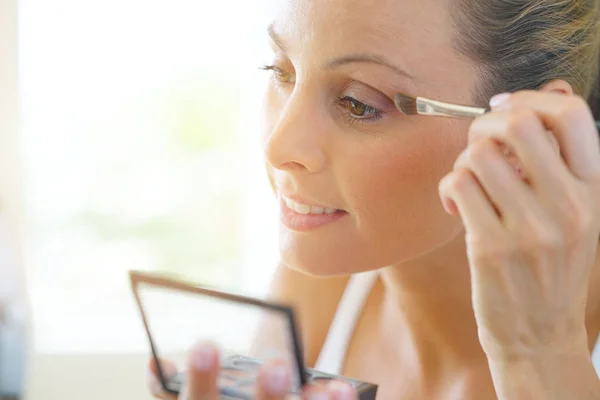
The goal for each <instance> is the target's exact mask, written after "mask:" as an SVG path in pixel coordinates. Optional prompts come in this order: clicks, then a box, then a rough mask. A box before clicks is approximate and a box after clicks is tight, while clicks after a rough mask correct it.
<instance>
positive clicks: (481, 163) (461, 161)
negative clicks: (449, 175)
mask: <svg viewBox="0 0 600 400" xmlns="http://www.w3.org/2000/svg"><path fill="white" fill-rule="evenodd" d="M454 167H455V169H465V170H470V171H471V172H472V173H473V174H475V177H476V178H477V181H478V183H479V184H480V186H481V187H482V188H483V189H484V191H485V194H486V198H487V199H489V200H488V201H491V203H492V206H493V207H495V208H497V209H498V211H499V212H500V214H501V216H502V219H506V218H509V219H511V220H512V221H515V220H518V219H520V218H521V217H522V215H523V210H524V209H527V208H530V207H532V206H533V205H532V204H533V200H534V198H533V194H532V193H531V189H530V188H529V186H527V184H525V183H524V182H523V180H522V179H521V177H520V176H519V174H518V172H517V171H516V170H515V168H513V167H512V166H511V165H510V164H509V162H508V160H507V159H506V158H505V157H504V155H503V153H502V152H501V150H500V146H499V145H498V144H497V143H495V142H493V141H492V140H490V139H480V140H477V141H475V142H473V143H471V144H470V145H469V146H468V147H467V149H466V150H465V151H464V152H462V153H461V155H460V156H459V157H458V159H457V160H456V163H455V165H454Z"/></svg>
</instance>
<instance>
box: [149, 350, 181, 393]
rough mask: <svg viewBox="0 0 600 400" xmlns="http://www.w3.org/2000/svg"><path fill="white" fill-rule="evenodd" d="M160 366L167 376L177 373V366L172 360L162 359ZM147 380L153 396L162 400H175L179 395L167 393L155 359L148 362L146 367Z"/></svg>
mask: <svg viewBox="0 0 600 400" xmlns="http://www.w3.org/2000/svg"><path fill="white" fill-rule="evenodd" d="M159 362H160V367H161V370H162V372H163V374H164V375H165V378H168V377H172V376H174V375H176V374H177V368H175V365H173V364H172V363H171V362H169V361H166V360H160V361H159ZM146 382H147V386H148V389H149V390H150V393H151V394H152V396H153V397H155V398H157V399H162V400H174V399H176V397H177V396H175V395H172V394H169V393H166V392H165V391H164V388H163V386H162V384H161V382H160V379H159V375H158V368H157V365H156V362H155V360H154V359H151V360H150V361H149V362H148V367H147V369H146Z"/></svg>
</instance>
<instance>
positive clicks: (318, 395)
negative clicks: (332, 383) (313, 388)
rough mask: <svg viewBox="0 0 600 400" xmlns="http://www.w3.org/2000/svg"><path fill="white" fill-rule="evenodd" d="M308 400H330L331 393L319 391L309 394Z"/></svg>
mask: <svg viewBox="0 0 600 400" xmlns="http://www.w3.org/2000/svg"><path fill="white" fill-rule="evenodd" d="M308 399H309V400H329V399H330V396H329V393H327V392H321V391H319V392H314V393H311V394H309V396H308Z"/></svg>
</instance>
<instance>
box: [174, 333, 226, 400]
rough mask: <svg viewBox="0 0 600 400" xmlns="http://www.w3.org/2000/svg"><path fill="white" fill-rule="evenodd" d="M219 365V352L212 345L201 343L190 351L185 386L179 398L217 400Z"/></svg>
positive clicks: (186, 399)
mask: <svg viewBox="0 0 600 400" xmlns="http://www.w3.org/2000/svg"><path fill="white" fill-rule="evenodd" d="M219 364H220V361H219V350H218V349H217V347H216V346H215V345H214V344H211V343H202V344H199V345H198V346H196V347H195V348H194V350H192V353H191V355H190V358H189V361H188V377H187V385H186V387H185V388H184V390H183V392H182V394H181V395H180V396H179V398H180V399H185V400H218V399H219V387H218V385H217V378H218V376H219V372H220V365H219Z"/></svg>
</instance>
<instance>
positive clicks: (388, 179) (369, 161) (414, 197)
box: [346, 131, 466, 247]
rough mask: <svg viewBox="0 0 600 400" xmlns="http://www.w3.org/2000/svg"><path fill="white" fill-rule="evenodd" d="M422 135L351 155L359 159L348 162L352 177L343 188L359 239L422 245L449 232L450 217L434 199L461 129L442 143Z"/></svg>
mask: <svg viewBox="0 0 600 400" xmlns="http://www.w3.org/2000/svg"><path fill="white" fill-rule="evenodd" d="M465 132H466V131H465ZM426 134H427V133H426V132H423V136H420V139H419V140H418V141H415V142H416V143H407V141H404V142H403V143H402V142H400V140H398V141H397V142H396V143H383V142H382V143H378V144H377V145H375V146H371V147H370V148H369V149H368V150H365V151H362V152H361V154H356V155H355V159H359V160H361V162H360V164H359V165H356V164H352V166H351V167H350V168H351V169H352V172H350V173H351V175H347V176H353V177H354V178H353V179H352V180H350V181H349V182H348V186H347V187H346V191H347V195H348V197H349V202H350V204H351V207H352V209H353V211H354V212H355V215H356V219H357V224H358V229H359V234H360V235H361V236H362V237H363V238H364V240H366V241H369V242H371V241H373V242H374V241H377V243H378V246H382V245H383V244H384V243H386V242H390V243H393V244H394V246H395V247H397V243H398V242H397V241H398V240H403V241H405V242H407V243H409V242H412V243H413V244H414V241H415V240H419V241H420V243H423V245H427V243H429V242H431V241H439V240H441V238H440V235H447V234H448V232H455V229H456V221H455V219H453V218H452V217H450V216H448V215H447V214H446V213H445V212H444V211H443V207H442V205H441V203H440V200H439V196H438V183H439V181H440V179H441V178H442V177H443V176H444V175H445V174H447V173H448V172H450V170H451V169H452V166H453V164H454V161H455V159H456V157H457V156H458V154H459V153H460V151H461V150H462V148H463V146H464V143H466V133H465V134H460V135H456V136H455V139H456V140H452V141H448V140H445V141H444V143H439V142H438V143H436V142H435V140H434V139H435V138H433V137H432V138H431V139H432V140H430V141H427V140H423V139H422V138H423V137H426V136H425V135H426ZM346 173H348V172H346ZM444 227H447V228H448V229H447V230H445V229H444ZM429 244H430V245H433V243H429Z"/></svg>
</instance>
